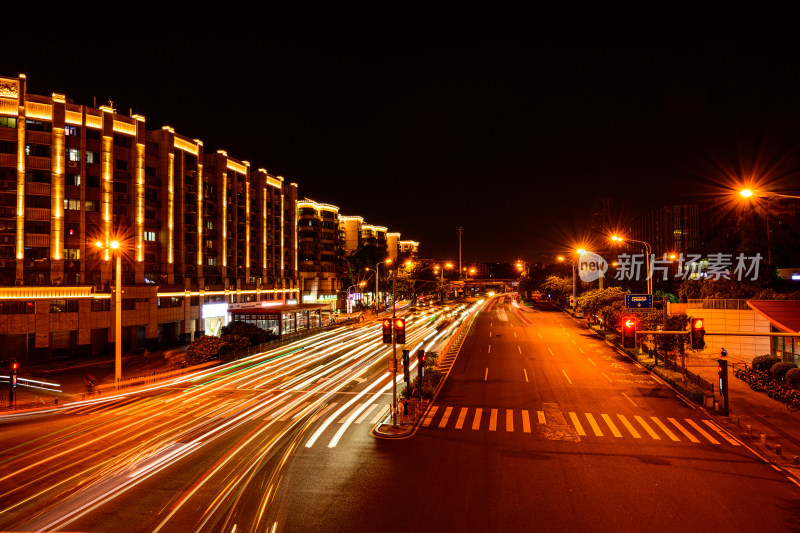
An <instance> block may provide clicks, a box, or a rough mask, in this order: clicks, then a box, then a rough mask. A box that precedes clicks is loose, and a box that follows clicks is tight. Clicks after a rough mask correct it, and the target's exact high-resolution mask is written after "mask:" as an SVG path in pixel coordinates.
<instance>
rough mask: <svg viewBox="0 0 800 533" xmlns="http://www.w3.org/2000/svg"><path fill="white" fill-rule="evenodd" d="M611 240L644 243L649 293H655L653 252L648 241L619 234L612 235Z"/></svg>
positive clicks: (645, 269) (645, 271)
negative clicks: (652, 270) (651, 266)
mask: <svg viewBox="0 0 800 533" xmlns="http://www.w3.org/2000/svg"><path fill="white" fill-rule="evenodd" d="M611 240H612V241H614V242H620V243H621V242H625V241H630V242H638V243H639V244H643V245H644V251H645V254H646V255H647V257H646V258H645V264H644V273H645V276H647V280H646V281H647V294H649V295H652V294H653V278H652V276H650V257H651V256H652V254H653V248H652V246H650V245H649V244H648V243H646V242H644V241H638V240H636V239H628V238H625V237H620V236H618V235H612V236H611Z"/></svg>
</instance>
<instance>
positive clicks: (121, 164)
mask: <svg viewBox="0 0 800 533" xmlns="http://www.w3.org/2000/svg"><path fill="white" fill-rule="evenodd" d="M114 167H115V168H116V169H117V170H128V162H127V161H125V160H124V159H117V160H116V161H115V162H114Z"/></svg>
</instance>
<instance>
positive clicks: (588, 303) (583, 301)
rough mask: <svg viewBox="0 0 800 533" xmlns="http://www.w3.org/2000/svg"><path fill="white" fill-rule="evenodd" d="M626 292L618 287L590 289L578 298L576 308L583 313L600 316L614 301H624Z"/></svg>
mask: <svg viewBox="0 0 800 533" xmlns="http://www.w3.org/2000/svg"><path fill="white" fill-rule="evenodd" d="M625 294H627V292H626V291H623V290H622V289H621V288H619V287H607V288H605V289H592V290H589V291H586V292H585V293H583V294H581V295H580V296H579V297H578V307H580V308H581V309H583V310H584V311H585V312H587V313H590V314H593V315H598V316H601V313H602V310H603V309H604V308H606V307H608V306H609V305H611V304H612V303H614V302H616V301H624V300H625Z"/></svg>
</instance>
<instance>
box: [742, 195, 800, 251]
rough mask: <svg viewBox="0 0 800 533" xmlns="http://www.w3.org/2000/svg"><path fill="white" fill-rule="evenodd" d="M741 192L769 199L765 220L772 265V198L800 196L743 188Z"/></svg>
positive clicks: (746, 196) (747, 196)
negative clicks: (770, 224)
mask: <svg viewBox="0 0 800 533" xmlns="http://www.w3.org/2000/svg"><path fill="white" fill-rule="evenodd" d="M739 194H740V195H741V196H742V198H746V199H748V200H749V199H750V198H753V197H756V198H763V199H765V200H766V201H767V207H766V208H765V209H764V220H765V223H766V227H767V263H769V264H770V265H771V264H772V244H771V242H770V235H769V205H770V202H771V201H772V200H774V199H775V198H795V199H797V198H800V196H795V195H793V194H783V193H778V192H772V191H759V190H753V189H742V190H740V191H739Z"/></svg>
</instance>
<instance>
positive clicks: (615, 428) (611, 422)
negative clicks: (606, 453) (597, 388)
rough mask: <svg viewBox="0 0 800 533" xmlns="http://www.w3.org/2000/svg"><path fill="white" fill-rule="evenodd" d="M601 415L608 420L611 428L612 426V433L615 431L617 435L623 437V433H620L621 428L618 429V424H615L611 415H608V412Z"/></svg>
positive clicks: (607, 423)
mask: <svg viewBox="0 0 800 533" xmlns="http://www.w3.org/2000/svg"><path fill="white" fill-rule="evenodd" d="M600 416H602V417H603V420H605V421H606V425H607V426H608V427H609V428H611V433H613V434H614V436H615V437H622V433H620V432H619V430H618V429H617V426H615V425H614V421H613V420H611V417H610V416H608V415H607V414H605V413H603V414H602V415H600Z"/></svg>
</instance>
